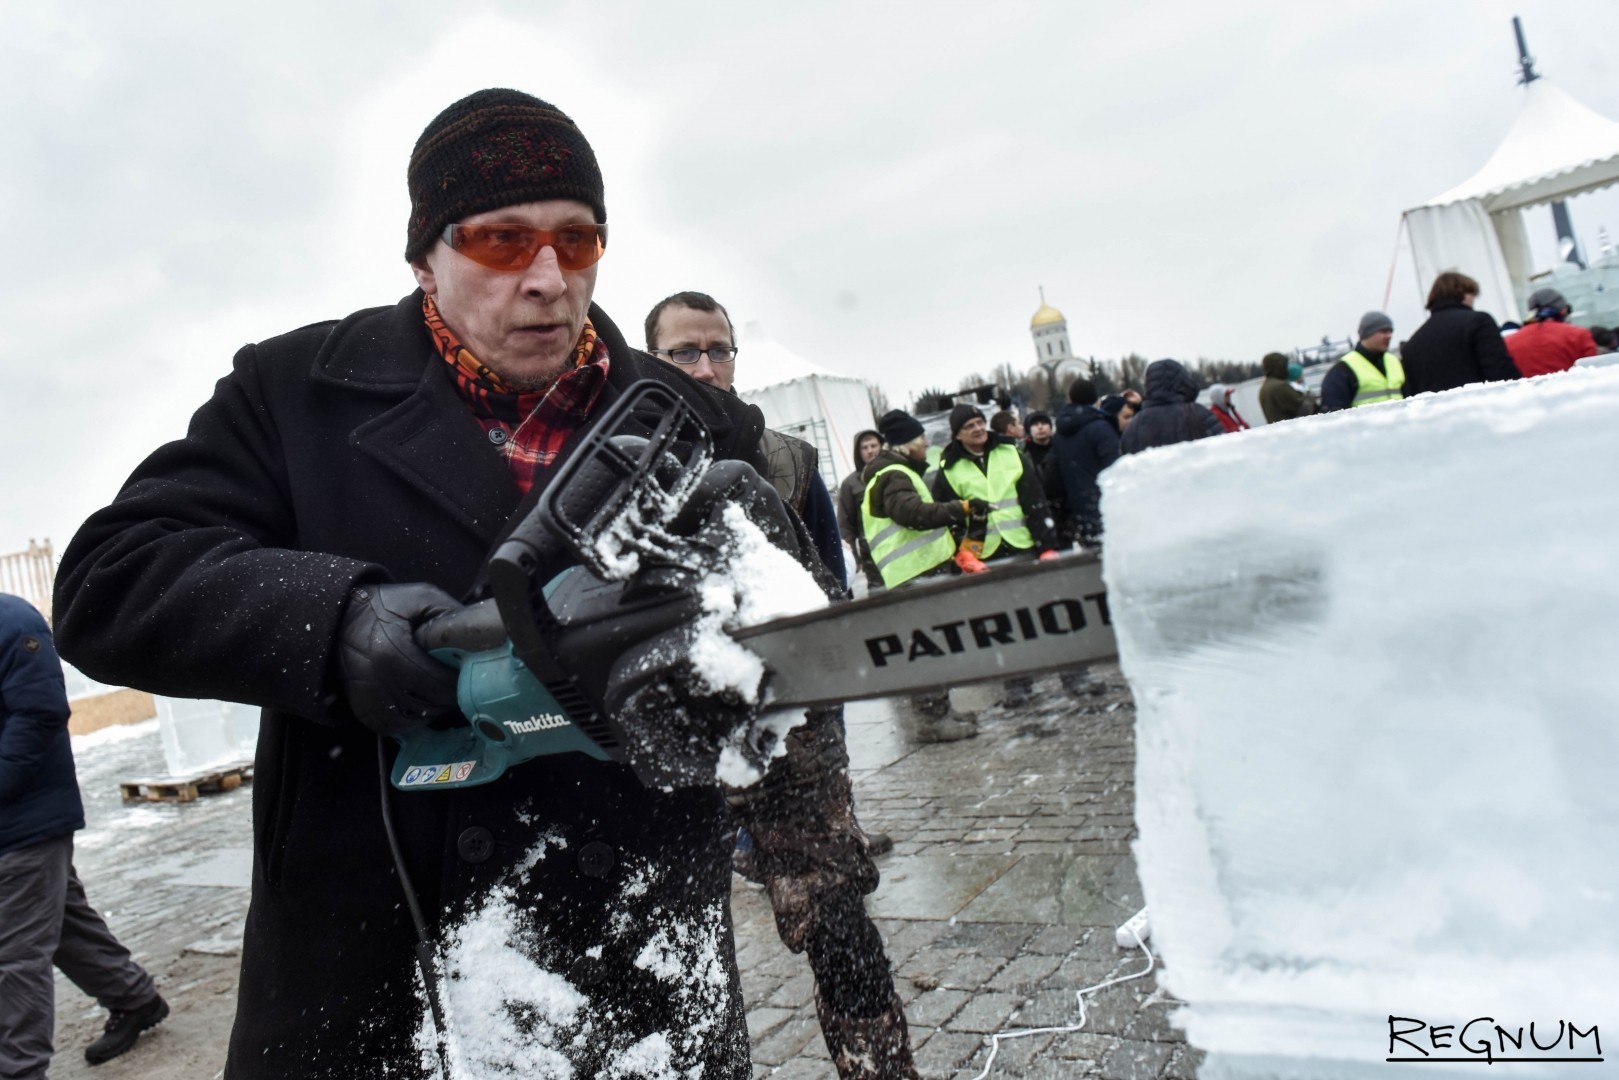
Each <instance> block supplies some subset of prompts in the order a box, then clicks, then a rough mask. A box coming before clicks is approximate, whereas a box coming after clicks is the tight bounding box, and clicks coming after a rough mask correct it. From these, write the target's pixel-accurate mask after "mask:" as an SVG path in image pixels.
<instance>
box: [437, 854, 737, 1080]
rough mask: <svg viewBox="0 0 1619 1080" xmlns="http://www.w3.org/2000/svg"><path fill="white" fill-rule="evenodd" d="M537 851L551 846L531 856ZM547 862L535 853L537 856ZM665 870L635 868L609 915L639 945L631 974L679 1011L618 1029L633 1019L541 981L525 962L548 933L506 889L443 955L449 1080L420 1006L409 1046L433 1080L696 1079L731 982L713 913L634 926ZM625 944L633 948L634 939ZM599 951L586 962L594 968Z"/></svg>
mask: <svg viewBox="0 0 1619 1080" xmlns="http://www.w3.org/2000/svg"><path fill="white" fill-rule="evenodd" d="M537 846H538V847H539V848H540V849H542V850H543V849H544V848H545V847H546V846H547V845H546V844H545V843H543V842H542V844H540V845H537ZM541 857H543V854H542V856H541ZM662 874H663V871H662V870H659V869H655V868H651V867H640V868H638V869H637V870H636V872H635V873H633V874H630V875H629V876H628V879H627V882H626V884H625V886H624V887H623V888H622V889H620V893H619V896H618V898H617V903H616V904H615V905H614V906H615V908H616V909H617V910H616V911H615V915H619V914H623V915H625V916H626V918H625V919H624V921H623V923H622V926H623V928H624V930H625V931H626V932H627V933H628V932H639V933H640V934H642V935H644V940H643V941H642V942H641V943H640V945H639V948H638V949H637V950H636V951H634V953H633V955H634V956H635V960H634V961H633V962H634V965H635V966H636V967H637V968H640V969H641V970H644V971H647V972H649V973H650V974H651V975H652V976H653V977H654V978H656V979H657V980H658V981H659V982H660V983H662V984H663V985H664V987H665V991H664V992H665V996H666V998H667V999H668V1000H669V1001H672V1002H673V1003H674V1004H675V1006H676V1008H677V1011H678V1016H677V1020H676V1022H675V1023H674V1024H672V1025H671V1026H670V1027H669V1028H668V1029H666V1030H654V1031H651V1032H646V1031H645V1028H644V1027H643V1028H640V1029H635V1028H632V1029H631V1030H623V1029H622V1028H621V1027H620V1024H621V1023H622V1022H624V1021H627V1022H629V1023H631V1024H633V1023H634V1021H635V1019H636V1017H635V1016H633V1015H630V1016H623V1017H621V1016H620V1015H619V1011H618V1010H616V1009H614V1008H611V1007H608V1006H607V1005H606V1004H605V1003H601V1002H597V1001H594V1000H593V999H592V998H591V997H590V995H589V993H588V992H587V991H582V990H580V989H579V988H577V987H575V986H574V985H573V984H572V983H571V982H569V981H568V980H567V979H565V978H563V977H562V976H561V975H558V974H556V973H555V972H552V971H548V970H546V968H545V967H543V966H542V965H541V964H539V963H537V962H535V961H534V960H533V959H532V958H531V957H532V956H533V955H534V954H535V953H537V952H539V951H540V950H539V947H540V944H541V938H542V937H543V935H544V933H545V930H546V927H545V911H544V908H543V906H542V907H540V908H538V909H534V910H525V909H524V908H522V907H521V906H520V905H519V901H518V899H517V895H516V892H515V890H514V889H513V888H512V887H511V886H509V885H506V886H499V887H496V888H495V889H493V890H492V891H491V892H490V894H489V896H488V897H487V898H486V899H485V901H484V903H483V904H482V905H481V907H479V908H478V910H477V911H476V912H475V913H473V914H472V915H471V916H469V917H468V918H466V919H465V920H464V921H463V922H461V923H460V924H459V925H457V926H456V927H454V928H453V929H452V930H451V931H450V933H449V935H448V937H447V940H446V943H445V945H444V946H443V947H442V949H441V952H440V961H439V965H438V971H439V978H440V986H439V993H440V998H441V1002H442V1004H443V1009H444V1014H445V1024H446V1027H447V1029H448V1034H447V1036H446V1037H445V1038H444V1040H443V1052H444V1059H445V1061H446V1062H447V1063H448V1072H447V1074H446V1073H445V1072H443V1071H442V1070H440V1068H439V1064H438V1055H439V1045H438V1039H437V1037H436V1031H435V1028H434V1026H433V1021H432V1016H431V1013H430V1011H429V1010H428V1009H427V1007H426V1002H425V992H424V990H423V988H422V986H421V985H420V983H419V982H418V986H417V994H418V997H419V998H420V999H422V1022H421V1025H420V1027H419V1028H418V1031H417V1036H416V1046H417V1050H418V1052H419V1054H420V1055H421V1062H422V1065H423V1067H424V1068H425V1069H426V1070H428V1071H429V1072H430V1073H432V1074H433V1076H434V1077H435V1078H436V1080H495V1078H502V1080H504V1078H508V1077H513V1076H522V1077H537V1078H541V1080H572V1078H574V1077H580V1078H583V1077H584V1076H585V1075H586V1073H585V1072H582V1071H581V1069H583V1068H585V1063H587V1062H588V1061H589V1060H591V1059H594V1060H596V1061H597V1062H598V1063H599V1064H598V1066H597V1067H596V1068H595V1069H594V1070H593V1071H590V1072H589V1075H592V1076H605V1077H613V1078H616V1080H677V1078H679V1080H696V1078H698V1077H700V1076H702V1075H703V1069H702V1067H701V1065H700V1062H701V1061H702V1059H703V1058H704V1057H705V1056H707V1055H708V1054H709V1052H710V1050H711V1043H710V1040H711V1039H713V1038H716V1037H719V1036H720V1035H721V1034H723V1032H724V1030H725V1027H726V1025H727V1024H728V1023H729V1017H730V1004H731V1002H730V995H731V981H730V976H729V966H728V963H727V957H728V951H729V946H730V938H729V936H728V934H727V933H726V922H725V913H724V910H723V907H722V905H721V904H720V903H718V902H716V903H712V904H709V905H708V906H707V907H706V908H705V909H704V910H703V911H702V912H701V914H700V915H699V916H698V917H697V918H696V919H694V920H691V921H683V920H679V919H675V918H673V917H671V916H669V915H668V914H667V913H666V912H664V911H663V910H662V909H658V908H654V909H653V910H652V911H651V913H650V915H649V916H648V915H647V914H646V913H645V912H643V913H641V914H640V915H636V916H630V915H629V912H630V910H631V905H632V901H633V899H635V898H639V897H643V896H645V895H646V893H647V891H648V888H649V886H650V884H651V883H653V882H655V881H657V880H658V879H659V878H661V877H662ZM632 941H633V939H632ZM604 951H605V950H604V949H603V947H602V946H600V945H595V946H592V947H590V948H588V949H586V950H585V955H586V956H589V957H593V958H597V959H600V958H601V957H602V956H603V954H604Z"/></svg>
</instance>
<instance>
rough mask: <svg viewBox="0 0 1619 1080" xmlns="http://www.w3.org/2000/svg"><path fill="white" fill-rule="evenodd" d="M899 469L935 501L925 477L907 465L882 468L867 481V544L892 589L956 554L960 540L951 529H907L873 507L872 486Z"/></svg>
mask: <svg viewBox="0 0 1619 1080" xmlns="http://www.w3.org/2000/svg"><path fill="white" fill-rule="evenodd" d="M896 469H898V470H899V471H901V472H903V473H904V474H905V476H906V479H908V480H910V482H911V484H912V485H913V486H914V487H915V488H916V493H917V494H918V495H920V496H922V498H923V499H924V500H925V501H927V502H932V501H933V496H932V494H931V493H929V491H928V489H927V487H926V486H925V485H924V484H923V483H922V478H921V477H920V476H918V475H916V470H914V469H912V468H910V467H909V466H907V465H900V464H895V465H890V466H888V467H887V468H884V469H879V470H878V471H877V473H876V475H875V476H873V477H872V478H871V480H870V482H869V483H867V484H866V494H865V497H864V500H863V501H864V506H863V507H862V509H863V510H864V513H863V514H862V515H861V517H862V518H863V519H864V521H863V523H862V524H863V527H864V529H865V533H866V545H867V546H868V547H870V548H871V561H872V562H874V563H876V564H877V572H878V573H880V574H882V576H883V584H884V585H887V586H888V587H889V588H890V589H892V588H893V587H894V586H896V585H903V584H904V583H905V582H907V581H909V580H911V579H912V578H914V577H917V576H918V575H920V574H925V573H927V572H928V571H929V570H932V569H933V568H934V567H935V566H938V565H939V564H940V563H943V562H948V561H949V560H950V559H952V558H954V557H955V554H956V542H955V540H954V539H952V538H951V536H950V530H949V529H907V528H906V527H905V526H903V525H901V524H899V523H898V522H896V521H895V520H894V519H892V518H885V517H878V516H877V515H876V513H875V512H874V511H873V510H872V508H871V492H872V489H873V488H875V487H876V486H877V481H878V479H879V478H881V477H882V476H884V475H885V474H887V473H891V472H893V471H894V470H896Z"/></svg>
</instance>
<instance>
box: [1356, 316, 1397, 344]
mask: <svg viewBox="0 0 1619 1080" xmlns="http://www.w3.org/2000/svg"><path fill="white" fill-rule="evenodd" d="M1393 329H1394V320H1393V319H1391V318H1389V317H1388V316H1387V315H1385V314H1383V313H1382V312H1381V311H1368V312H1367V313H1366V314H1364V315H1362V316H1361V317H1360V340H1362V341H1365V340H1366V339H1367V338H1369V337H1371V336H1372V335H1373V334H1375V333H1377V332H1378V331H1379V330H1393Z"/></svg>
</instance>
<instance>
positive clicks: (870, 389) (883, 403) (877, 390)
mask: <svg viewBox="0 0 1619 1080" xmlns="http://www.w3.org/2000/svg"><path fill="white" fill-rule="evenodd" d="M866 397H867V398H869V399H870V400H871V415H873V416H882V415H884V414H885V413H887V412H888V410H889V409H890V408H891V406H890V405H889V404H888V395H887V394H885V393H883V388H882V387H880V386H878V385H877V384H876V383H870V382H869V383H867V384H866Z"/></svg>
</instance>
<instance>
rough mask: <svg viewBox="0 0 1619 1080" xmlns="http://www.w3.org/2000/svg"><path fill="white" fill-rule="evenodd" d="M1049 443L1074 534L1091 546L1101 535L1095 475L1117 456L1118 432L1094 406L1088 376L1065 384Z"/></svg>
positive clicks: (1099, 497) (1097, 541) (1093, 393)
mask: <svg viewBox="0 0 1619 1080" xmlns="http://www.w3.org/2000/svg"><path fill="white" fill-rule="evenodd" d="M1119 403H1120V404H1121V405H1123V404H1124V399H1123V398H1120V399H1119ZM1115 415H1117V410H1115ZM1052 443H1053V444H1054V445H1055V446H1056V449H1055V450H1054V451H1052V453H1053V455H1054V456H1055V457H1056V459H1057V467H1058V468H1059V469H1060V470H1061V474H1062V482H1063V489H1064V494H1065V495H1066V496H1067V498H1066V500H1065V501H1066V503H1067V506H1068V513H1069V515H1070V517H1071V519H1072V521H1073V527H1074V531H1075V534H1076V536H1077V537H1078V538H1079V542H1080V543H1082V544H1084V545H1086V546H1087V547H1095V546H1096V545H1097V544H1099V543H1100V542H1101V539H1102V509H1101V500H1102V489H1101V488H1100V487H1099V486H1098V485H1097V482H1096V477H1097V475H1098V474H1100V473H1101V471H1102V470H1103V469H1105V468H1107V467H1108V466H1109V465H1111V464H1113V463H1114V462H1115V461H1117V460H1119V432H1118V429H1117V428H1115V427H1114V426H1113V421H1112V420H1111V419H1110V418H1109V417H1108V415H1107V414H1105V413H1103V412H1102V411H1101V410H1100V409H1098V408H1097V407H1096V385H1095V384H1094V383H1092V382H1091V381H1090V380H1089V379H1075V380H1074V381H1073V382H1072V383H1070V384H1069V385H1068V404H1067V405H1065V406H1063V409H1062V411H1061V412H1059V413H1058V414H1057V435H1056V438H1054V439H1053V440H1052Z"/></svg>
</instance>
